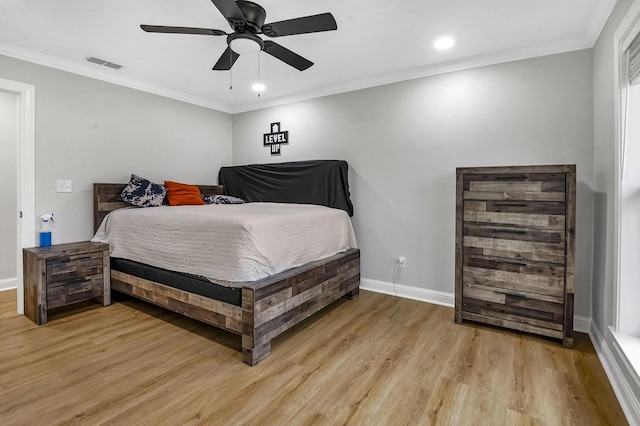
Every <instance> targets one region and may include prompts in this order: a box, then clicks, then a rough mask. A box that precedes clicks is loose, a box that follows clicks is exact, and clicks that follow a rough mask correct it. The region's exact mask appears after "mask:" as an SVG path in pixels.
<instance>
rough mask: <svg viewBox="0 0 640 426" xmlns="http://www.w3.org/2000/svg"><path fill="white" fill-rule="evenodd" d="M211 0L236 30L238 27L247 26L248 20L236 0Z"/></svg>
mask: <svg viewBox="0 0 640 426" xmlns="http://www.w3.org/2000/svg"><path fill="white" fill-rule="evenodd" d="M211 2H212V3H213V4H214V5H215V6H216V7H217V8H218V10H219V11H220V13H222V16H224V17H225V18H226V19H227V21H228V22H229V24H230V25H231V28H233V29H234V30H235V29H236V27H246V26H247V20H246V18H245V17H244V15H243V14H242V11H241V10H240V8H239V7H238V5H237V4H236V2H235V1H234V0H211Z"/></svg>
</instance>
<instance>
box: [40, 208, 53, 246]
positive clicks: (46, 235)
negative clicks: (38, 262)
mask: <svg viewBox="0 0 640 426" xmlns="http://www.w3.org/2000/svg"><path fill="white" fill-rule="evenodd" d="M40 219H42V227H41V228H40V247H49V246H50V245H51V223H49V222H53V213H49V214H43V215H42V216H40Z"/></svg>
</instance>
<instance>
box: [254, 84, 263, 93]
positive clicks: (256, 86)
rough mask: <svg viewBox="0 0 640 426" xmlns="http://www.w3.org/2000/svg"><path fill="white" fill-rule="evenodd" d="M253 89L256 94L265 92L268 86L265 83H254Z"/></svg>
mask: <svg viewBox="0 0 640 426" xmlns="http://www.w3.org/2000/svg"><path fill="white" fill-rule="evenodd" d="M251 89H253V91H254V92H264V89H266V86H265V85H264V84H263V83H253V85H252V86H251Z"/></svg>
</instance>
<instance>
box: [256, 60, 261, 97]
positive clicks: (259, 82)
mask: <svg viewBox="0 0 640 426" xmlns="http://www.w3.org/2000/svg"><path fill="white" fill-rule="evenodd" d="M256 56H257V57H258V84H262V80H261V79H260V52H258V54H257V55H256ZM258 97H260V91H258Z"/></svg>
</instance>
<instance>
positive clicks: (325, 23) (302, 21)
mask: <svg viewBox="0 0 640 426" xmlns="http://www.w3.org/2000/svg"><path fill="white" fill-rule="evenodd" d="M337 29H338V24H336V20H335V19H334V17H333V15H332V14H330V13H321V14H320V15H312V16H305V17H302V18H296V19H288V20H286V21H278V22H272V23H270V24H264V25H263V26H262V33H263V34H264V35H266V36H268V37H282V36H288V35H294V34H306V33H317V32H321V31H333V30H337Z"/></svg>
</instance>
